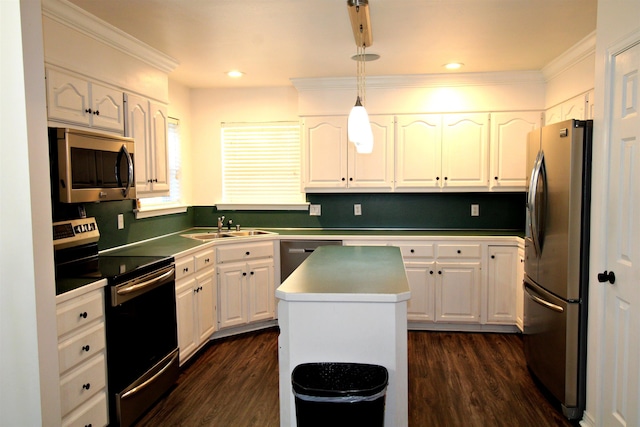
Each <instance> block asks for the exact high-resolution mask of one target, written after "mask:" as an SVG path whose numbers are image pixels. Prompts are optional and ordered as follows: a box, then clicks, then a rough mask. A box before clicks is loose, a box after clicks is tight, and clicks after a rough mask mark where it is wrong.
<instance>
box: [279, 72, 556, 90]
mask: <svg viewBox="0 0 640 427" xmlns="http://www.w3.org/2000/svg"><path fill="white" fill-rule="evenodd" d="M291 83H292V84H293V86H294V87H295V88H296V89H297V90H298V91H299V92H307V91H321V90H326V89H338V90H350V89H353V88H355V87H356V78H355V77H327V78H292V79H291ZM523 83H525V84H526V83H533V84H539V83H544V80H543V76H542V73H541V72H540V71H504V72H492V73H456V74H444V73H443V74H411V75H394V76H367V81H366V85H367V89H374V88H377V89H398V88H433V87H456V86H465V87H468V86H488V85H513V84H523Z"/></svg>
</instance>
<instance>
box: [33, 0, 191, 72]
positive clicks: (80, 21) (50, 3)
mask: <svg viewBox="0 0 640 427" xmlns="http://www.w3.org/2000/svg"><path fill="white" fill-rule="evenodd" d="M42 15H43V16H46V17H48V18H50V19H52V20H54V21H56V22H59V23H60V24H62V25H65V26H67V27H69V28H72V29H73V30H75V31H78V32H80V33H82V34H84V35H86V36H88V37H90V38H92V39H94V40H96V41H98V42H100V43H103V44H105V45H107V46H109V47H112V48H114V49H116V50H119V51H120V52H123V53H125V54H127V55H130V56H132V57H134V58H136V59H139V60H140V61H143V62H145V63H147V64H149V65H151V66H153V67H155V68H157V69H159V70H160V71H163V72H165V73H167V74H168V73H170V72H171V71H173V70H174V69H175V68H176V67H177V66H178V64H179V62H178V61H177V60H175V59H173V58H172V57H170V56H168V55H166V54H164V53H162V52H160V51H159V50H156V49H154V48H152V47H151V46H149V45H147V44H145V43H143V42H141V41H140V40H138V39H136V38H134V37H132V36H130V35H129V34H127V33H125V32H124V31H122V30H120V29H119V28H116V27H114V26H113V25H111V24H109V23H107V22H105V21H103V20H101V19H98V18H97V17H96V16H94V15H92V14H90V13H88V12H87V11H85V10H84V9H81V8H79V7H78V6H76V5H74V4H72V3H70V2H68V1H67V0H42Z"/></svg>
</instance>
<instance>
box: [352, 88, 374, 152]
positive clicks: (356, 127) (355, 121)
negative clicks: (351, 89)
mask: <svg viewBox="0 0 640 427" xmlns="http://www.w3.org/2000/svg"><path fill="white" fill-rule="evenodd" d="M347 135H348V136H349V142H352V143H353V144H354V145H355V146H356V151H357V152H358V153H361V154H368V153H371V152H372V151H373V133H372V132H371V123H370V122H369V114H367V110H365V108H364V107H363V106H362V103H361V102H360V97H359V96H358V97H357V98H356V105H354V106H353V108H352V109H351V112H350V113H349V120H348V122H347Z"/></svg>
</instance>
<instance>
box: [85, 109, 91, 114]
mask: <svg viewBox="0 0 640 427" xmlns="http://www.w3.org/2000/svg"><path fill="white" fill-rule="evenodd" d="M84 112H85V113H89V114H91V113H92V112H93V111H91V108H87V109H86V110H84Z"/></svg>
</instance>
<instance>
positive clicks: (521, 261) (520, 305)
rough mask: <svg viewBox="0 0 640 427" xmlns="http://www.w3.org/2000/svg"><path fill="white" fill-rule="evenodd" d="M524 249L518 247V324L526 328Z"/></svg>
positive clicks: (519, 326)
mask: <svg viewBox="0 0 640 427" xmlns="http://www.w3.org/2000/svg"><path fill="white" fill-rule="evenodd" d="M523 282H524V249H521V248H518V266H517V269H516V325H517V326H518V328H519V329H520V331H523V330H524V287H523Z"/></svg>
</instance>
